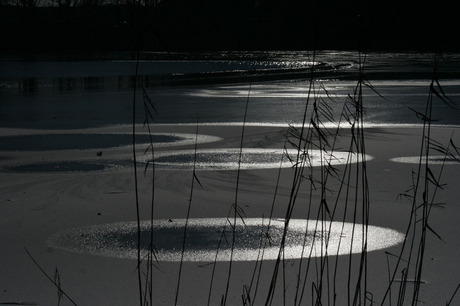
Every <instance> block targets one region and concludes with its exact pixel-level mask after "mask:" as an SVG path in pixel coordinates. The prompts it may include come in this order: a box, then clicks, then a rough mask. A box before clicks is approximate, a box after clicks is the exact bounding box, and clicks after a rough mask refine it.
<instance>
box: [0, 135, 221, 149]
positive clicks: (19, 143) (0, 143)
mask: <svg viewBox="0 0 460 306" xmlns="http://www.w3.org/2000/svg"><path fill="white" fill-rule="evenodd" d="M196 138H197V137H196V135H194V134H181V133H177V134H164V133H154V134H152V135H151V137H150V136H149V135H148V134H137V135H136V143H150V142H151V141H152V142H153V143H154V145H155V147H163V146H170V145H187V144H193V143H195V140H197V141H198V142H199V143H204V142H212V141H217V140H220V139H221V138H219V137H215V136H209V135H198V139H196ZM132 143H133V137H132V135H131V134H111V133H105V134H103V133H93V134H90V133H88V134H87V133H80V134H77V133H64V134H36V135H20V136H2V137H0V151H47V150H87V149H95V148H99V149H101V148H111V147H120V146H128V145H132Z"/></svg>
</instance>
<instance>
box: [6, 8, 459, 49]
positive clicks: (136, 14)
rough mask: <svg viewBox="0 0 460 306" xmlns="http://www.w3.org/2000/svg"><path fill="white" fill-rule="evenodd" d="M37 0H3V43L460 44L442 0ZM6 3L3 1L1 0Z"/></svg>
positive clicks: (280, 46) (28, 45) (156, 46)
mask: <svg viewBox="0 0 460 306" xmlns="http://www.w3.org/2000/svg"><path fill="white" fill-rule="evenodd" d="M36 1H38V0H21V1H19V0H18V1H17V2H15V3H13V4H14V5H11V3H9V2H8V3H7V2H3V3H2V5H1V6H0V34H1V35H2V38H3V43H2V45H1V49H2V51H6V52H8V51H34V52H35V51H44V52H46V51H104V50H111V51H123V50H125V51H126V50H136V49H138V48H140V49H142V50H152V51H213V50H296V49H303V50H308V49H313V48H315V49H357V48H361V49H363V50H386V51H391V50H398V51H417V50H426V51H433V50H434V49H435V48H439V49H440V50H441V51H445V50H451V51H456V50H458V49H459V45H460V43H459V42H458V40H457V39H456V36H457V35H456V33H455V31H456V29H457V28H458V26H456V23H455V19H453V18H450V17H449V15H450V13H449V12H454V11H455V10H454V9H453V8H451V9H449V7H446V6H444V5H442V4H440V3H439V4H438V5H431V6H412V5H409V4H407V3H406V2H404V3H406V4H405V5H402V4H401V3H397V2H394V1H378V2H376V1H366V2H363V3H358V2H353V1H351V2H349V1H339V0H322V1H317V0H314V1H313V0H304V1H301V0H283V1H281V0H244V1H243V0H236V1H217V0H213V1H211V0H162V1H160V2H157V1H155V0H143V1H142V3H141V2H137V1H139V0H123V1H122V0H120V1H117V2H116V3H113V2H110V3H109V2H105V1H104V0H78V1H77V0H75V1H77V2H71V0H52V2H47V3H48V4H49V5H43V3H40V2H36ZM0 3H1V2H0Z"/></svg>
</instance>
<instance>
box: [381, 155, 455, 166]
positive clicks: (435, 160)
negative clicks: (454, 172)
mask: <svg viewBox="0 0 460 306" xmlns="http://www.w3.org/2000/svg"><path fill="white" fill-rule="evenodd" d="M390 161H392V162H396V163H407V164H418V163H420V162H421V163H422V164H424V163H426V161H427V158H426V156H423V157H422V159H420V156H403V157H394V158H391V159H390ZM428 163H429V164H431V165H440V164H460V156H443V155H439V156H429V157H428Z"/></svg>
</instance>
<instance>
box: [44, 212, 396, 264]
mask: <svg viewBox="0 0 460 306" xmlns="http://www.w3.org/2000/svg"><path fill="white" fill-rule="evenodd" d="M185 224H186V221H185V220H184V219H178V220H154V221H153V227H152V226H151V222H150V221H143V222H142V223H141V231H140V233H141V236H140V237H141V244H140V249H141V254H142V256H144V255H146V254H147V253H148V252H149V250H150V249H151V245H152V244H151V241H153V246H154V247H153V249H154V250H155V256H156V258H157V259H158V260H160V261H180V260H181V254H182V246H183V238H184V229H185ZM284 228H285V222H284V220H279V219H276V220H271V222H270V225H269V224H268V220H266V219H260V218H248V219H244V221H243V220H241V219H237V220H236V223H234V220H232V219H224V218H203V219H189V220H188V225H187V234H186V238H185V249H184V258H183V260H184V261H194V262H197V261H199V262H209V261H214V260H215V259H216V256H217V260H218V261H229V260H230V256H231V249H232V245H233V260H235V261H251V260H257V259H258V258H259V259H261V258H260V257H259V256H261V254H262V253H261V251H262V250H263V259H266V260H273V259H276V258H277V256H278V253H279V250H280V245H281V240H282V236H283V233H284ZM233 229H234V230H233ZM151 233H153V235H151ZM403 238H404V235H403V234H401V233H399V232H397V231H395V230H392V229H388V228H383V227H377V226H369V227H368V229H367V250H368V251H375V250H379V249H383V248H387V247H390V246H393V245H396V244H398V243H400V242H401V241H402V240H403ZM362 239H363V225H361V224H355V225H353V224H352V223H343V222H329V221H322V222H321V221H314V220H303V219H292V220H290V222H289V226H288V229H287V231H286V239H285V247H284V256H285V258H293V259H294V258H301V257H309V256H310V257H317V256H321V255H322V256H325V255H344V254H350V253H360V252H362V250H363V240H362ZM48 243H49V244H50V245H51V246H52V247H57V248H62V249H66V250H69V251H74V252H80V253H89V254H93V255H103V256H110V257H120V258H130V259H135V258H137V223H136V222H121V223H113V224H106V225H98V226H90V227H83V228H77V229H70V230H67V231H64V232H60V233H57V234H55V235H54V236H52V237H51V238H50V239H49V240H48Z"/></svg>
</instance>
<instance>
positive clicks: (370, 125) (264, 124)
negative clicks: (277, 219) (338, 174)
mask: <svg viewBox="0 0 460 306" xmlns="http://www.w3.org/2000/svg"><path fill="white" fill-rule="evenodd" d="M243 125H245V126H252V127H290V126H293V127H297V128H299V127H302V126H303V124H302V123H289V122H279V123H277V122H237V121H233V122H201V123H198V126H235V127H240V126H243ZM154 126H158V127H161V126H166V127H167V126H197V124H196V123H188V122H183V123H155V124H154ZM304 126H305V127H308V124H305V125H304ZM423 126H424V125H423V124H421V123H364V124H363V127H364V128H423ZM322 127H325V128H337V124H336V123H328V122H326V123H324V124H323V125H322ZM340 127H341V128H343V129H347V128H351V125H350V124H348V123H342V124H341V125H340ZM431 127H434V128H460V125H457V124H432V125H431Z"/></svg>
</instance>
